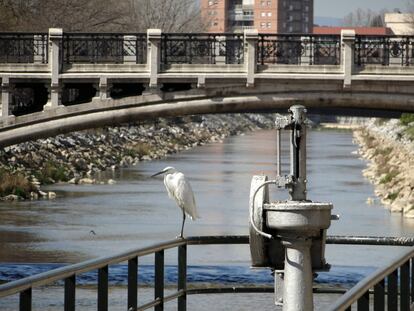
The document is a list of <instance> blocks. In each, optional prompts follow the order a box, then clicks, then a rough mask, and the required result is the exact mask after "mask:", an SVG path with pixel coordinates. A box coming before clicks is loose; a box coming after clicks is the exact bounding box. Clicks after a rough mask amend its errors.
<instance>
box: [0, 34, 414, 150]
mask: <svg viewBox="0 0 414 311" xmlns="http://www.w3.org/2000/svg"><path fill="white" fill-rule="evenodd" d="M413 39H414V37H391V36H382V37H363V36H356V35H355V33H353V32H352V31H343V32H342V35H341V36H320V35H311V34H298V35H279V34H278V35H275V34H264V35H263V34H260V35H259V34H258V33H257V32H256V31H254V30H253V31H252V30H249V31H246V32H245V33H244V34H162V33H161V31H160V30H154V29H150V30H148V32H147V34H66V33H63V31H62V30H61V29H50V31H49V33H48V34H0V45H3V46H8V49H3V51H2V52H1V53H0V78H1V83H2V84H1V86H2V96H1V119H0V145H1V146H6V145H10V144H14V143H17V142H22V141H25V140H28V139H34V138H39V137H45V136H50V135H55V134H58V133H65V132H70V131H74V130H81V129H86V128H92V127H99V126H103V125H113V124H119V123H123V122H130V121H136V120H141V119H148V118H155V117H160V116H176V115H187V114H205V113H227V112H244V111H274V110H277V109H285V108H287V107H289V106H291V105H292V104H303V105H306V106H307V107H310V108H316V109H331V110H332V109H342V110H348V111H351V114H352V113H360V112H361V111H362V112H364V113H365V114H368V115H370V114H374V112H378V111H383V112H385V113H391V112H414V96H413V95H414V47H413ZM19 46H25V48H24V49H23V50H22V51H20V50H18V47H19ZM119 85H123V86H125V85H127V86H128V87H129V88H130V89H132V94H129V95H128V96H127V97H126V98H111V90H113V89H114V88H116V87H119ZM32 86H33V87H35V86H36V87H39V86H41V88H44V89H45V93H46V99H45V102H44V104H42V105H41V106H40V107H37V108H36V109H34V108H33V109H31V107H30V105H28V110H29V111H28V112H27V113H25V114H22V113H20V114H16V113H14V111H15V107H16V106H18V105H19V104H22V103H20V102H19V96H17V95H16V92H17V90H19V89H20V90H21V89H22V88H30V87H32ZM83 86H89V87H90V89H91V90H92V93H93V94H94V95H92V96H90V98H89V99H86V100H84V101H83V103H82V104H76V105H75V104H73V103H70V102H68V101H67V99H66V102H65V100H64V98H63V97H65V96H66V97H68V95H67V94H69V97H70V95H71V93H70V92H69V91H68V89H69V88H73V87H75V88H82V87H83ZM72 95H73V94H72Z"/></svg>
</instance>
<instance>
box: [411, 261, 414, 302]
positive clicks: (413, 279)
mask: <svg viewBox="0 0 414 311" xmlns="http://www.w3.org/2000/svg"><path fill="white" fill-rule="evenodd" d="M410 261H411V303H412V302H414V258H411V260H410Z"/></svg>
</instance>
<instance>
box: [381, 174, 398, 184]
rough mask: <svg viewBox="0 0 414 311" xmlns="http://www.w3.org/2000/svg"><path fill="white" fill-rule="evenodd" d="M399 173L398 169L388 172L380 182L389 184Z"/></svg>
mask: <svg viewBox="0 0 414 311" xmlns="http://www.w3.org/2000/svg"><path fill="white" fill-rule="evenodd" d="M397 175H398V172H397V171H391V172H389V173H388V174H386V175H385V176H384V177H383V178H381V180H380V183H381V184H388V183H389V182H390V181H391V180H393V179H394V177H395V176H397Z"/></svg>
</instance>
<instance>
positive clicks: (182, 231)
mask: <svg viewBox="0 0 414 311" xmlns="http://www.w3.org/2000/svg"><path fill="white" fill-rule="evenodd" d="M184 223H185V212H184V210H183V224H182V225H181V233H180V238H183V233H184Z"/></svg>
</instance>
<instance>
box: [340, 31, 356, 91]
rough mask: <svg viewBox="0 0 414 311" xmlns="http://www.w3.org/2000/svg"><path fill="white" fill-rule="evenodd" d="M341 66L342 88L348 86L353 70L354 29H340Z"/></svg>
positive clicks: (349, 85)
mask: <svg viewBox="0 0 414 311" xmlns="http://www.w3.org/2000/svg"><path fill="white" fill-rule="evenodd" d="M341 42H342V55H343V58H342V66H343V71H344V89H347V88H350V87H351V84H352V74H353V71H354V49H355V30H342V31H341Z"/></svg>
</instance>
